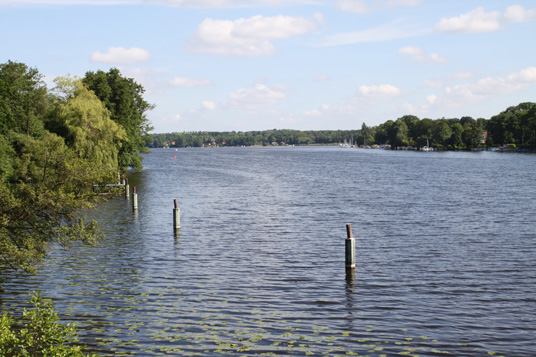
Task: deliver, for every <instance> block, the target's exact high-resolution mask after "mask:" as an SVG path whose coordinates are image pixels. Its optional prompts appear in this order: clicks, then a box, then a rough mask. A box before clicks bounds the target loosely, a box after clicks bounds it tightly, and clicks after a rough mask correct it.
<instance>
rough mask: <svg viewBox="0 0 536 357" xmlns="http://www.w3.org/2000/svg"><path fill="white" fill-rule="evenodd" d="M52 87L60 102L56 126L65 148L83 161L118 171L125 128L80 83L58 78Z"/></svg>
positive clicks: (75, 79) (66, 78)
mask: <svg viewBox="0 0 536 357" xmlns="http://www.w3.org/2000/svg"><path fill="white" fill-rule="evenodd" d="M55 83H56V85H57V87H56V91H57V93H58V98H59V99H58V100H59V103H58V104H57V109H56V115H55V116H54V117H55V119H54V120H55V121H56V123H55V126H56V129H58V128H62V129H61V130H60V131H59V132H63V134H64V137H65V141H66V144H67V145H68V146H70V147H72V148H73V150H74V151H75V153H77V154H78V156H79V157H81V158H83V159H88V160H91V161H95V162H96V163H98V164H104V165H107V166H108V167H112V168H117V167H118V153H119V150H120V148H121V146H122V144H123V142H128V139H127V136H126V133H125V130H124V128H123V127H122V126H121V125H119V124H117V123H116V122H114V121H113V120H112V119H111V116H110V115H111V113H110V111H109V110H108V109H106V106H105V105H104V103H103V102H102V101H101V100H100V99H99V98H98V97H97V96H96V95H95V93H94V92H93V91H91V90H89V89H88V88H87V87H86V86H85V85H84V84H83V83H82V80H81V79H77V78H71V77H59V78H56V80H55Z"/></svg>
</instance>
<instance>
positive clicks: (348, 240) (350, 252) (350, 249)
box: [345, 223, 355, 269]
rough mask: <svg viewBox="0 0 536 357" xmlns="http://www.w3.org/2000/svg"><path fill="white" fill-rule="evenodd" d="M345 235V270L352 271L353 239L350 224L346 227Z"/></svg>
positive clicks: (353, 260)
mask: <svg viewBox="0 0 536 357" xmlns="http://www.w3.org/2000/svg"><path fill="white" fill-rule="evenodd" d="M346 235H347V238H346V241H345V247H346V251H345V253H346V254H345V256H346V268H347V269H348V268H349V269H352V268H355V239H354V237H353V235H352V225H351V224H350V223H348V224H347V225H346Z"/></svg>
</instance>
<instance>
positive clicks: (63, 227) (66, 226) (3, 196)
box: [0, 132, 112, 272]
mask: <svg viewBox="0 0 536 357" xmlns="http://www.w3.org/2000/svg"><path fill="white" fill-rule="evenodd" d="M12 145H13V148H14V151H15V154H14V155H13V157H12V169H11V174H10V175H9V176H8V177H0V179H1V180H0V202H2V204H1V205H0V258H1V259H2V260H3V261H4V263H7V265H9V266H10V267H12V268H14V269H22V270H24V271H27V272H35V266H36V264H38V263H39V262H40V261H41V260H42V259H43V258H44V257H45V255H46V252H47V248H48V246H49V245H50V244H51V243H53V242H57V243H59V244H61V245H63V246H69V245H70V244H71V243H73V242H74V241H82V242H84V243H87V244H91V243H93V242H95V241H96V239H98V237H99V236H100V235H99V232H98V226H97V224H96V222H94V221H91V222H89V223H86V222H85V220H84V217H83V215H82V210H83V209H86V208H91V207H93V205H94V203H95V195H94V194H93V192H92V187H91V184H92V183H102V182H106V181H107V180H109V179H110V178H111V177H112V172H111V171H110V170H109V169H108V168H107V167H105V166H104V165H96V164H95V162H93V161H90V160H85V159H81V158H79V157H78V155H77V154H76V153H75V152H74V150H72V149H71V148H69V147H68V146H67V145H65V143H64V140H63V138H61V137H59V136H57V135H56V134H53V133H49V132H45V134H44V135H43V136H42V137H40V138H32V137H31V136H28V135H24V134H17V135H14V136H13V137H12Z"/></svg>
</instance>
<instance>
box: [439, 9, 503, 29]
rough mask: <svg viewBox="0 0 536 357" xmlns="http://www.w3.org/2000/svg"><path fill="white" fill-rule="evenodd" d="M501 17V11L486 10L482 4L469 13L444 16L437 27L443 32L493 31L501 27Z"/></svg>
mask: <svg viewBox="0 0 536 357" xmlns="http://www.w3.org/2000/svg"><path fill="white" fill-rule="evenodd" d="M500 18H501V13H500V12H499V11H491V12H486V11H485V10H484V7H482V6H480V7H477V8H476V9H474V10H473V11H470V12H468V13H467V14H462V15H460V16H455V17H449V18H447V17H444V18H442V19H441V20H440V21H439V22H438V23H437V24H436V25H435V29H436V30H438V31H441V32H464V33H479V32H492V31H497V30H499V29H500V28H501V23H500V21H499V20H500Z"/></svg>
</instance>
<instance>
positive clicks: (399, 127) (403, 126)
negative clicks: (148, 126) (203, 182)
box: [147, 103, 536, 150]
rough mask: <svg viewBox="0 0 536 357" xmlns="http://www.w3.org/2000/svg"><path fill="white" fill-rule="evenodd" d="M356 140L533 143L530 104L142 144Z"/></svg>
mask: <svg viewBox="0 0 536 357" xmlns="http://www.w3.org/2000/svg"><path fill="white" fill-rule="evenodd" d="M345 141H346V142H348V143H350V142H352V143H354V144H356V145H370V146H372V145H386V144H387V145H390V146H391V147H392V148H393V149H395V148H398V147H407V146H412V147H416V148H419V147H423V146H432V147H435V148H438V149H444V150H470V149H472V148H477V147H493V146H504V145H509V146H515V147H521V148H536V103H521V104H519V105H517V106H515V107H509V108H508V109H506V110H505V111H503V112H501V113H499V114H497V115H495V116H493V117H491V119H483V118H478V119H473V118H471V117H462V118H459V119H458V118H452V119H446V118H441V119H435V120H433V119H428V118H424V119H419V118H418V117H416V116H414V115H405V116H403V117H401V118H398V119H396V120H388V121H386V122H385V123H383V124H380V125H378V126H374V127H369V126H367V125H366V124H363V125H362V126H361V129H360V130H322V131H312V130H309V131H299V130H288V129H283V130H277V129H274V130H265V131H246V132H235V131H232V132H206V131H204V132H183V133H168V134H152V135H151V139H149V140H147V146H148V147H151V148H157V147H168V146H169V147H202V146H252V145H262V146H268V145H333V144H339V143H343V142H345Z"/></svg>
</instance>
